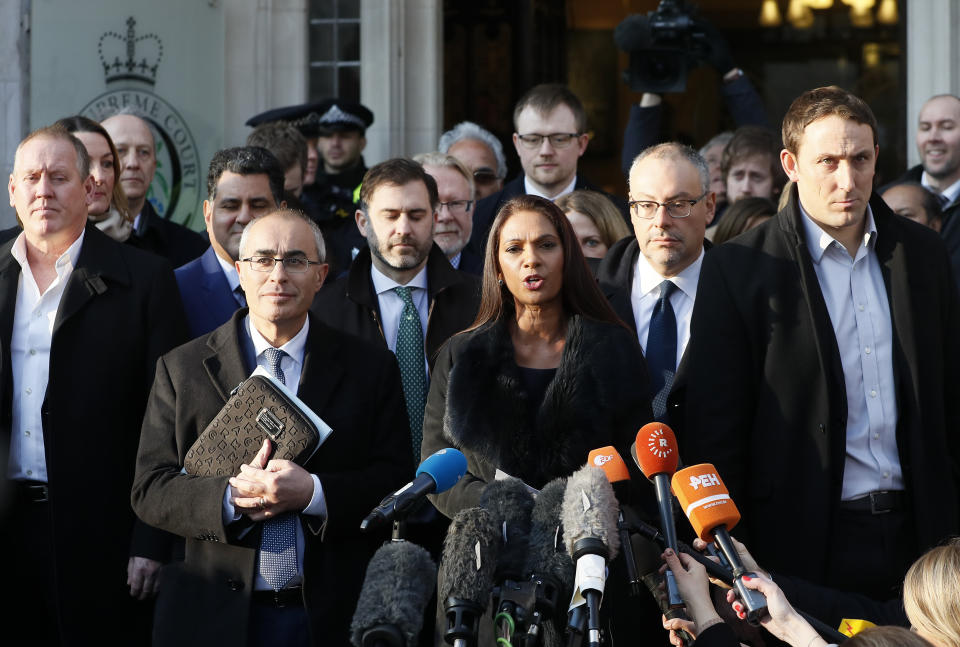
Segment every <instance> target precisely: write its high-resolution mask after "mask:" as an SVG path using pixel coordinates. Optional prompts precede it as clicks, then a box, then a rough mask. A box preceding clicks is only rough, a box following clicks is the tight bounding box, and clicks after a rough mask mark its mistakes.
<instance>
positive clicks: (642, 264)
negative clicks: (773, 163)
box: [596, 143, 716, 448]
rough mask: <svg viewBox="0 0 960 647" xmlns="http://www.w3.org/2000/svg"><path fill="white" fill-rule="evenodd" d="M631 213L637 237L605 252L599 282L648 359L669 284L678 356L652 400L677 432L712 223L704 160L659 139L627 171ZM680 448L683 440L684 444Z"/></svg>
mask: <svg viewBox="0 0 960 647" xmlns="http://www.w3.org/2000/svg"><path fill="white" fill-rule="evenodd" d="M630 199H631V217H632V220H633V229H634V233H635V236H634V237H633V238H624V239H623V240H621V241H618V242H617V243H616V244H615V245H613V247H611V248H610V250H609V251H608V252H607V254H606V256H604V258H603V261H601V263H600V266H599V268H598V269H597V272H596V273H597V279H598V280H599V282H600V288H601V289H602V290H603V292H604V294H605V295H606V297H607V299H608V300H609V301H610V305H612V306H613V309H614V310H615V311H616V312H617V314H618V315H620V318H621V319H623V321H624V323H626V324H627V325H628V326H630V327H631V329H633V331H634V332H635V333H636V334H637V338H638V340H639V341H640V346H641V347H642V348H643V350H644V354H645V356H647V358H648V363H649V358H650V354H651V350H653V351H656V350H657V348H656V346H657V345H658V344H657V342H656V341H655V340H654V341H653V342H652V346H653V348H652V347H651V320H652V317H653V315H654V312H655V311H656V310H657V307H658V306H657V304H658V303H659V301H660V299H659V297H660V293H661V290H662V287H663V286H664V285H665V283H666V282H668V281H669V282H670V283H672V284H673V285H674V286H675V288H673V289H672V294H671V295H670V296H669V302H670V305H671V311H672V313H673V316H674V318H675V324H676V325H675V331H674V335H675V338H674V340H673V342H674V348H675V351H676V352H675V354H674V355H675V358H674V362H673V363H672V365H668V366H667V367H666V368H668V369H669V370H671V371H673V372H674V373H673V375H670V376H668V379H663V378H661V379H660V380H654V379H653V375H651V385H653V384H654V383H655V382H656V386H655V387H654V388H655V389H656V390H657V391H663V393H661V394H660V395H661V398H660V399H659V400H657V399H656V395H657V394H656V393H654V394H651V395H652V396H653V397H654V400H655V402H654V415H655V417H657V419H659V420H661V421H664V422H668V423H669V424H670V425H671V427H672V428H673V430H674V431H675V432H677V433H678V434H679V433H680V431H681V429H682V426H683V425H682V422H683V421H682V417H683V404H682V402H683V397H682V394H683V388H684V383H685V380H684V375H685V372H686V366H687V364H688V360H687V357H688V353H687V352H686V347H687V343H688V340H689V339H690V317H691V315H692V313H693V306H694V300H695V297H696V293H697V283H698V281H699V277H700V268H701V266H702V264H703V256H704V244H705V241H704V239H703V234H704V231H705V230H706V227H707V225H709V224H710V222H711V221H712V220H713V215H714V209H715V207H716V195H715V194H714V193H713V192H712V191H710V170H709V167H708V166H707V162H706V160H704V159H703V157H701V156H700V154H699V153H697V152H696V151H695V150H693V149H692V148H690V147H689V146H684V145H682V144H678V143H666V144H658V145H657V146H653V147H651V148H648V149H646V150H645V151H644V152H642V153H641V154H640V155H638V156H637V159H636V160H635V161H634V163H633V166H632V167H631V169H630ZM681 448H682V445H681Z"/></svg>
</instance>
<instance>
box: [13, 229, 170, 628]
mask: <svg viewBox="0 0 960 647" xmlns="http://www.w3.org/2000/svg"><path fill="white" fill-rule="evenodd" d="M12 246H13V241H7V242H6V243H5V244H3V245H0V443H2V444H3V447H9V446H10V431H11V424H12V419H11V398H12V389H13V374H12V370H11V355H10V340H11V336H12V334H13V319H14V310H15V304H16V298H17V285H18V281H19V278H20V265H19V264H18V263H17V261H16V260H15V259H14V258H13V256H12V255H11V253H10V249H11V247H12ZM186 334H187V333H186V322H185V320H184V317H183V313H182V311H181V309H180V298H179V295H178V294H177V286H176V283H175V282H174V280H173V273H172V271H171V269H170V267H169V265H168V264H167V262H166V261H165V260H163V259H161V258H158V257H156V256H153V255H152V254H146V253H143V252H140V251H138V250H135V249H132V248H130V247H128V246H126V245H123V244H121V243H118V242H115V241H113V240H111V239H110V238H109V237H108V236H107V235H106V234H104V233H102V232H101V231H100V230H98V229H97V228H96V227H95V226H93V225H92V224H88V225H87V228H86V233H85V236H84V240H83V245H82V247H81V249H80V255H79V257H78V258H77V264H76V267H75V268H74V270H73V272H72V273H71V274H70V278H69V279H68V281H67V285H66V288H65V290H64V293H63V297H62V299H61V301H60V308H59V310H58V311H57V318H56V322H55V323H54V328H53V338H52V344H51V349H50V368H49V383H48V385H47V391H46V393H45V394H44V395H43V404H42V405H41V406H42V409H41V411H42V419H43V441H44V448H45V452H46V463H47V472H48V477H49V481H48V486H49V490H50V504H49V506H50V511H51V514H52V517H53V528H54V535H53V550H54V553H55V559H56V573H57V587H58V597H59V599H60V601H61V608H60V617H59V620H60V623H61V625H60V626H61V628H62V632H63V637H62V639H63V640H64V641H65V642H64V644H90V643H91V642H93V641H95V640H100V639H101V638H102V636H103V635H104V634H103V631H104V623H103V611H104V609H111V614H112V615H113V616H114V617H115V621H111V623H110V626H111V630H112V631H113V633H111V636H110V637H111V640H116V641H118V642H121V643H125V642H128V640H127V638H129V636H127V635H126V634H125V633H124V631H125V630H126V628H125V627H124V621H125V620H127V619H129V617H130V614H131V604H132V603H131V598H130V595H129V593H128V592H127V586H126V567H127V559H128V557H129V556H130V555H131V554H133V555H141V556H146V557H154V558H162V557H163V555H162V554H158V551H159V550H162V548H164V547H165V546H163V545H159V546H158V544H156V543H154V540H155V539H156V537H155V535H153V534H152V533H150V532H149V531H146V530H144V529H142V528H141V529H140V531H138V534H137V536H136V537H135V538H134V541H133V546H132V548H131V534H132V532H133V527H134V514H133V510H132V508H131V507H130V496H129V491H130V485H131V484H132V482H133V467H134V461H135V458H136V454H137V433H136V431H135V430H136V429H137V428H138V427H139V426H140V423H141V421H142V420H143V411H144V408H145V406H146V402H147V395H148V393H149V389H150V383H151V381H152V377H151V376H152V375H153V373H154V371H155V367H156V363H157V358H158V357H159V356H160V355H161V354H162V353H165V352H167V351H168V350H170V349H171V348H172V347H173V346H175V345H176V344H179V343H181V342H182V341H184V340H185V339H186ZM6 532H7V530H4V533H3V534H5V533H6ZM0 543H3V542H2V539H0Z"/></svg>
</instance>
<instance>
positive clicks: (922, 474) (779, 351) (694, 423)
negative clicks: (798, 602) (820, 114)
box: [681, 189, 960, 583]
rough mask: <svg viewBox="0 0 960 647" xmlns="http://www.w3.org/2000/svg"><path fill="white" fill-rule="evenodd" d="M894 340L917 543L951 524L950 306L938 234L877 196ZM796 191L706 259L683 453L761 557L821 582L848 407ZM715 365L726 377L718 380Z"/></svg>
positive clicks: (959, 409) (954, 390)
mask: <svg viewBox="0 0 960 647" xmlns="http://www.w3.org/2000/svg"><path fill="white" fill-rule="evenodd" d="M870 206H871V208H872V210H873V215H874V219H875V222H876V226H877V244H876V255H877V259H878V260H879V262H880V268H881V272H882V274H883V279H884V283H885V285H886V289H887V297H888V299H889V302H890V315H891V320H892V326H893V336H894V340H893V341H894V362H893V363H894V367H893V368H894V377H895V382H896V394H897V406H898V411H899V416H898V421H897V444H898V448H899V452H900V462H901V465H902V468H903V475H904V480H905V482H906V487H907V493H908V496H909V497H910V500H911V501H912V504H913V511H914V516H915V524H916V531H917V536H916V540H917V543H918V546H919V548H920V549H921V550H924V549H925V548H927V547H930V546H931V545H933V544H935V543H936V542H938V541H940V540H941V539H942V538H943V537H946V536H948V535H953V534H956V533H957V532H958V530H960V519H958V508H957V505H958V473H957V457H958V456H960V434H958V433H957V429H958V428H960V426H958V425H960V415H958V414H960V380H958V376H957V369H958V366H960V346H958V335H957V331H958V330H960V308H958V301H957V295H956V286H955V285H954V282H953V277H952V275H951V272H950V265H949V259H948V256H947V252H946V249H945V248H944V246H943V244H942V242H941V241H940V240H939V238H938V237H937V234H936V233H935V232H933V231H932V230H930V229H927V228H926V227H922V226H920V225H917V224H916V223H913V222H910V221H908V220H906V219H904V218H898V217H895V216H894V215H893V213H892V212H891V211H890V209H889V208H888V207H887V206H886V204H885V203H884V202H883V201H882V200H881V199H880V198H879V197H878V196H877V195H876V194H874V195H873V196H872V197H871V200H870ZM802 217H803V216H802V215H801V213H800V211H799V208H798V204H797V192H796V189H794V190H793V192H792V194H791V197H790V201H789V203H788V205H787V206H786V207H785V208H784V209H783V210H782V211H781V212H780V213H779V214H777V216H776V217H775V218H773V219H772V220H770V221H769V222H767V223H765V224H764V225H762V226H760V227H758V228H756V229H754V230H750V231H748V232H746V233H744V234H743V235H741V236H739V237H737V238H735V239H733V240H732V241H728V242H727V243H724V244H723V245H718V246H716V247H714V248H713V250H712V251H711V252H710V254H708V255H707V256H706V258H705V259H704V265H703V270H702V272H701V275H700V284H699V287H698V290H697V307H696V309H695V310H694V314H693V322H692V339H691V345H690V347H688V352H689V353H690V355H691V357H692V358H694V359H695V361H693V362H691V363H690V366H689V372H688V386H687V430H686V431H687V433H686V438H685V440H686V442H685V444H684V445H683V446H682V447H681V453H682V455H683V457H684V459H685V461H686V462H687V463H688V464H690V463H697V462H710V463H713V464H714V465H715V466H716V467H717V469H718V470H719V473H720V476H721V478H723V480H724V482H725V483H726V485H727V487H728V488H729V490H730V494H731V496H732V497H733V499H734V501H736V503H737V506H738V507H739V509H740V511H741V513H742V514H743V519H742V521H741V523H740V524H739V525H738V526H737V529H736V531H735V532H736V533H737V534H738V536H740V537H741V538H742V539H744V540H745V541H746V543H747V545H748V546H750V549H751V551H753V553H754V555H755V556H756V558H757V561H758V562H759V563H761V564H763V565H764V567H766V568H769V569H771V570H777V571H780V572H783V573H788V574H789V573H793V574H802V575H803V577H805V578H807V579H809V580H811V581H813V582H821V583H822V582H824V581H825V567H826V564H827V563H828V551H829V550H830V547H831V539H832V534H831V533H832V526H833V524H834V520H835V518H836V516H837V515H838V505H839V503H840V493H841V487H842V484H843V469H844V457H845V448H846V420H847V402H846V396H845V390H844V387H843V384H844V381H843V369H842V366H841V363H840V354H839V350H838V346H837V341H836V336H835V334H834V331H833V326H832V325H831V323H830V317H829V314H828V312H827V306H826V303H825V301H824V299H823V294H822V292H821V289H820V284H819V281H818V280H817V275H816V273H815V271H814V268H813V262H812V261H811V259H810V252H809V251H808V249H807V245H806V238H805V236H804V232H803V224H802V222H801V220H800V219H801V218H802ZM718 376H721V377H722V379H718Z"/></svg>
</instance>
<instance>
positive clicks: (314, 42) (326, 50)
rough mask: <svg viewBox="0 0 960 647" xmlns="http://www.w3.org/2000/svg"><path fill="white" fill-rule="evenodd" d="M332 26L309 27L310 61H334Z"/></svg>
mask: <svg viewBox="0 0 960 647" xmlns="http://www.w3.org/2000/svg"><path fill="white" fill-rule="evenodd" d="M333 30H334V26H333V25H332V24H330V25H310V60H311V61H332V60H335V59H334V49H333V45H334V40H333Z"/></svg>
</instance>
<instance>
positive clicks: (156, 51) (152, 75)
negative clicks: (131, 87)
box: [97, 16, 163, 85]
mask: <svg viewBox="0 0 960 647" xmlns="http://www.w3.org/2000/svg"><path fill="white" fill-rule="evenodd" d="M136 25H137V21H136V19H134V17H133V16H130V17H129V18H127V33H126V34H125V35H124V34H120V33H118V32H115V31H108V32H106V33H105V34H103V35H102V36H101V37H100V41H99V43H98V44H97V53H98V54H99V56H100V62H101V63H102V64H103V73H104V75H106V77H107V83H110V82H112V81H129V80H133V81H143V82H144V83H149V84H150V85H153V84H154V83H155V82H156V80H157V68H158V67H159V66H160V61H161V60H162V59H163V42H162V41H161V40H160V37H159V36H157V35H156V34H143V35H140V36H137V33H136Z"/></svg>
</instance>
